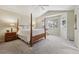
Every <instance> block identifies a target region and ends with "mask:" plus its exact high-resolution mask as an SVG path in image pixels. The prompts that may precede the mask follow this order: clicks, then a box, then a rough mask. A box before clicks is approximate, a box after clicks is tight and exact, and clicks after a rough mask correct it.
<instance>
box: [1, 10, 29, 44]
mask: <svg viewBox="0 0 79 59" xmlns="http://www.w3.org/2000/svg"><path fill="white" fill-rule="evenodd" d="M17 19H19V25H25V24H28V23H29V21H28V20H29V17H27V16H24V15H20V14H17V13H14V12H9V11H5V10H0V42H3V41H4V35H5V32H6V30H7V29H8V30H10V29H11V27H10V24H11V23H12V22H13V21H15V23H16V21H17ZM14 30H16V29H15V28H14Z"/></svg>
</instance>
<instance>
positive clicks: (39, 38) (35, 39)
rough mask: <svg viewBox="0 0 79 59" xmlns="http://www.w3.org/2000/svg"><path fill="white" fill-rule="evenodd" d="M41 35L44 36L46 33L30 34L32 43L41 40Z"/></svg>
mask: <svg viewBox="0 0 79 59" xmlns="http://www.w3.org/2000/svg"><path fill="white" fill-rule="evenodd" d="M43 37H45V38H46V34H45V33H42V34H38V35H35V36H32V44H34V43H36V42H38V41H40V40H42V39H41V38H43Z"/></svg>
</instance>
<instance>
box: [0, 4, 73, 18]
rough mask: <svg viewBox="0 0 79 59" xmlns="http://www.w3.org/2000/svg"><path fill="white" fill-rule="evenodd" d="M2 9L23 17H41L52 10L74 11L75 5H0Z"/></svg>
mask: <svg viewBox="0 0 79 59" xmlns="http://www.w3.org/2000/svg"><path fill="white" fill-rule="evenodd" d="M0 9H3V10H7V11H10V12H15V13H18V14H21V15H25V16H29V15H30V14H31V13H32V14H33V17H39V16H40V15H42V14H44V13H45V12H47V11H50V10H72V9H74V5H0Z"/></svg>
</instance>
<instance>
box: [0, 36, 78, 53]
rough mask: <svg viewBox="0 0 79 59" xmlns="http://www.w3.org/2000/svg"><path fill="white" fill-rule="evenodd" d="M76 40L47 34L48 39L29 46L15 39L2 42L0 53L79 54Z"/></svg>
mask: <svg viewBox="0 0 79 59" xmlns="http://www.w3.org/2000/svg"><path fill="white" fill-rule="evenodd" d="M78 53H79V49H78V48H76V46H75V44H74V42H72V41H68V40H66V39H63V38H60V37H57V36H51V35H50V36H47V39H44V40H41V41H40V42H38V43H36V44H34V46H33V47H28V45H27V44H25V43H24V42H22V41H21V40H14V41H10V42H7V43H2V44H0V54H78Z"/></svg>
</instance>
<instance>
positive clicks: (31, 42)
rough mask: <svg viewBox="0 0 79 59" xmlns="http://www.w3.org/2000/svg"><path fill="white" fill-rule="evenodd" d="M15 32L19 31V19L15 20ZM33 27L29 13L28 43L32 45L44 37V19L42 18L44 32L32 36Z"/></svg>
mask: <svg viewBox="0 0 79 59" xmlns="http://www.w3.org/2000/svg"><path fill="white" fill-rule="evenodd" d="M16 28H17V32H18V31H19V20H17V27H16ZM32 33H33V28H32V14H31V22H30V42H29V45H30V46H31V47H32V46H33V44H34V43H36V42H38V41H39V40H42V39H41V38H43V37H44V38H45V39H46V26H45V19H44V32H43V33H41V34H37V35H35V36H33V34H32Z"/></svg>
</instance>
